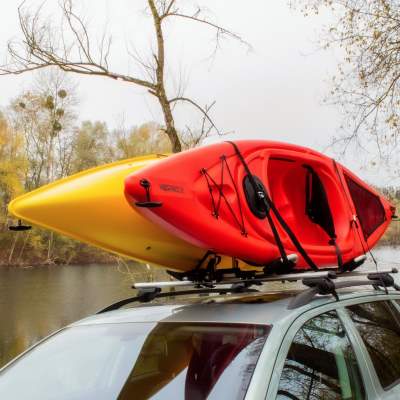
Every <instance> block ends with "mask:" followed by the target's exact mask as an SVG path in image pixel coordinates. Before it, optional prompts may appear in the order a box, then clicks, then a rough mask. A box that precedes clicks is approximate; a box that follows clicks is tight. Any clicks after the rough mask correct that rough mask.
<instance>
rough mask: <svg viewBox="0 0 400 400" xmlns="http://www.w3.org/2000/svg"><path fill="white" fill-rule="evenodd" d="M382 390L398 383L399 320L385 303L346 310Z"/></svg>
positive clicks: (399, 367) (356, 306)
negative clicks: (362, 342)
mask: <svg viewBox="0 0 400 400" xmlns="http://www.w3.org/2000/svg"><path fill="white" fill-rule="evenodd" d="M347 309H348V311H349V314H350V317H351V319H352V320H353V322H354V324H355V326H356V327H357V330H358V332H359V333H360V335H361V337H362V340H363V341H364V344H365V347H366V348H367V351H368V353H369V356H370V358H371V361H372V363H373V365H374V368H375V371H376V374H377V376H378V378H379V381H380V383H381V385H382V387H383V388H384V389H386V390H387V389H390V388H391V387H392V386H393V385H394V384H396V383H397V382H399V380H400V316H399V313H398V312H397V310H396V309H395V307H394V305H393V304H391V303H390V302H387V301H375V302H372V303H363V304H356V305H354V306H350V307H347Z"/></svg>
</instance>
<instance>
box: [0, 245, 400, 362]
mask: <svg viewBox="0 0 400 400" xmlns="http://www.w3.org/2000/svg"><path fill="white" fill-rule="evenodd" d="M374 254H375V257H376V258H377V260H378V262H379V264H380V266H381V267H388V266H393V267H396V266H400V260H399V255H400V248H397V249H396V248H391V247H384V248H379V249H377V250H375V251H374ZM139 268H140V270H139V271H140V272H139V273H138V275H136V276H132V275H130V274H128V273H127V269H125V267H124V268H121V266H119V267H118V266H116V265H85V266H50V267H49V266H43V267H32V268H0V321H1V322H0V367H1V366H2V365H4V364H5V363H6V362H8V361H9V360H10V359H12V358H13V357H15V356H16V355H18V354H19V353H21V352H22V351H24V350H25V349H26V348H27V347H29V346H31V345H33V344H34V343H36V342H37V341H38V340H40V339H41V338H43V337H44V336H46V335H48V334H49V333H50V332H52V331H55V330H57V329H59V328H61V327H62V326H65V325H67V324H68V323H70V322H73V321H76V320H78V319H80V318H83V317H85V316H87V315H90V314H93V313H94V312H96V311H97V310H99V309H101V308H103V307H105V306H107V305H109V304H111V303H113V302H115V301H117V300H120V299H123V298H126V297H130V296H132V295H133V294H134V293H133V290H132V289H131V285H132V280H133V279H135V280H137V281H139V280H144V279H145V278H146V275H145V270H144V268H143V267H139V266H138V267H137V269H139ZM364 268H373V265H372V264H371V263H369V264H368V265H366V267H363V269H364ZM130 271H132V268H131V269H130ZM156 274H157V275H158V276H156V278H159V277H160V276H162V273H161V275H160V274H159V273H157V272H156ZM164 279H165V277H164ZM399 281H400V279H399Z"/></svg>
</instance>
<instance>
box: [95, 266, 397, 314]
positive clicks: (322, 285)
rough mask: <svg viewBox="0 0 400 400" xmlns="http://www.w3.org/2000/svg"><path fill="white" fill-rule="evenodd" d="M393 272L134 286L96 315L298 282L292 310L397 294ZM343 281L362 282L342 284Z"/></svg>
mask: <svg viewBox="0 0 400 400" xmlns="http://www.w3.org/2000/svg"><path fill="white" fill-rule="evenodd" d="M397 272H398V271H397V269H396V268H391V269H382V270H381V271H379V272H371V271H365V272H364V271H352V272H342V273H339V272H338V271H337V270H327V271H318V272H302V273H291V274H283V275H274V276H267V277H260V278H257V277H256V278H250V279H227V280H224V281H221V282H209V281H206V282H196V281H167V282H142V283H135V284H134V285H133V286H132V288H133V289H137V290H138V291H139V293H138V294H137V296H134V297H130V298H127V299H124V300H121V301H118V302H116V303H114V304H111V305H110V306H108V307H106V308H104V309H102V310H100V311H99V312H97V314H101V313H104V312H107V311H112V310H117V309H119V308H121V307H123V306H125V305H127V304H130V303H135V302H140V303H147V302H150V301H152V300H154V299H156V298H166V297H174V296H185V295H192V294H212V293H215V294H234V293H254V292H258V290H257V289H255V288H254V286H257V287H260V286H262V285H265V284H267V283H269V282H298V281H301V282H302V284H303V285H304V286H307V287H308V289H306V290H304V291H303V292H301V293H299V294H298V295H296V296H295V297H294V298H293V299H292V300H291V301H290V303H289V305H288V309H295V308H298V307H301V306H303V305H305V304H308V303H309V302H310V301H311V300H312V299H313V298H314V297H315V296H316V295H318V294H319V295H328V294H330V295H333V296H334V297H335V298H336V300H338V299H339V298H338V294H337V289H343V288H349V287H356V286H366V285H372V286H373V288H374V289H380V288H383V289H384V290H385V291H387V288H389V287H392V288H394V289H395V290H400V287H399V286H398V285H397V284H396V283H395V282H394V279H393V277H392V276H391V275H390V274H396V273H397ZM343 278H346V279H347V278H364V279H363V280H361V279H359V280H343ZM171 288H184V289H186V290H179V291H163V289H171Z"/></svg>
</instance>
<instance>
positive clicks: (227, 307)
mask: <svg viewBox="0 0 400 400" xmlns="http://www.w3.org/2000/svg"><path fill="white" fill-rule="evenodd" d="M299 292H301V291H299V290H296V291H294V290H290V291H275V292H257V293H246V294H240V295H237V294H236V295H223V296H219V295H218V296H215V295H213V296H206V297H204V296H197V297H195V298H190V299H186V300H183V299H182V298H179V297H178V300H174V302H173V303H166V304H160V303H156V302H154V303H145V304H141V303H139V304H137V305H135V306H134V307H129V308H123V309H119V310H115V311H109V312H105V313H99V314H95V315H93V316H90V317H88V318H85V319H83V320H80V321H77V322H75V323H73V324H71V325H70V326H82V325H94V324H110V323H140V322H142V323H143V322H192V323H205V322H208V323H247V324H266V325H273V324H275V323H277V322H278V321H281V320H283V319H286V318H292V319H293V318H294V317H296V316H297V315H300V314H302V313H303V312H305V311H307V310H309V309H312V308H315V307H318V306H321V305H324V304H328V303H333V302H335V301H336V300H335V299H334V297H333V296H331V295H326V296H317V297H315V298H314V299H313V300H312V301H311V302H309V303H308V304H306V305H304V306H301V307H299V308H297V309H294V310H293V309H292V310H291V309H288V305H289V302H290V301H291V299H293V297H294V296H296V294H298V293H299ZM338 293H339V297H340V301H343V300H347V299H352V298H365V297H367V296H368V297H369V296H376V297H378V296H381V295H385V294H386V293H385V292H384V291H378V290H370V289H369V288H368V289H365V290H362V289H361V290H360V289H358V290H348V289H345V290H340V291H338ZM389 293H390V294H396V292H394V291H391V292H389ZM399 298H400V297H399Z"/></svg>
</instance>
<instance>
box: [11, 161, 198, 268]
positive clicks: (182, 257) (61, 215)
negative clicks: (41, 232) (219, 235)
mask: <svg viewBox="0 0 400 400" xmlns="http://www.w3.org/2000/svg"><path fill="white" fill-rule="evenodd" d="M165 157H166V156H163V155H152V156H146V157H137V158H133V159H129V160H124V161H119V162H115V163H112V164H107V165H103V166H100V167H96V168H92V169H89V170H87V171H84V172H80V173H78V174H75V175H72V176H70V177H67V178H64V179H61V180H58V181H56V182H53V183H50V184H49V185H46V186H43V187H41V188H39V189H37V190H34V191H32V192H30V193H26V194H24V195H22V196H20V197H18V198H16V199H14V200H13V201H12V202H11V203H10V204H9V211H10V213H11V214H12V215H14V216H15V217H17V218H19V219H22V220H24V221H28V222H30V223H32V224H34V225H37V226H40V227H43V228H46V229H50V230H53V231H55V232H58V233H60V234H63V235H66V236H69V237H71V238H73V239H77V240H79V241H82V242H85V243H88V244H91V245H93V246H96V247H99V248H102V249H104V250H107V251H110V252H112V253H115V254H117V255H121V256H124V257H129V258H133V259H135V260H139V261H144V262H149V263H154V264H158V265H162V266H167V267H169V268H172V269H176V270H178V271H179V270H188V269H192V268H194V267H195V266H196V265H197V264H198V262H199V260H200V259H201V258H202V257H203V256H204V254H205V251H204V249H200V248H198V247H195V246H193V245H190V244H189V243H187V242H185V241H183V240H181V239H179V238H178V237H176V236H174V235H172V234H170V233H168V232H166V231H164V230H163V229H161V228H160V227H159V226H158V225H155V224H154V223H152V222H151V221H149V220H148V219H146V218H144V217H143V216H142V215H141V214H140V213H137V212H134V211H132V209H131V207H130V205H129V204H128V202H127V201H126V199H125V196H124V179H125V178H126V176H127V175H129V174H130V173H132V172H134V171H137V170H139V169H140V168H143V167H145V166H148V165H152V164H156V163H157V162H159V160H162V159H163V158H165Z"/></svg>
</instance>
